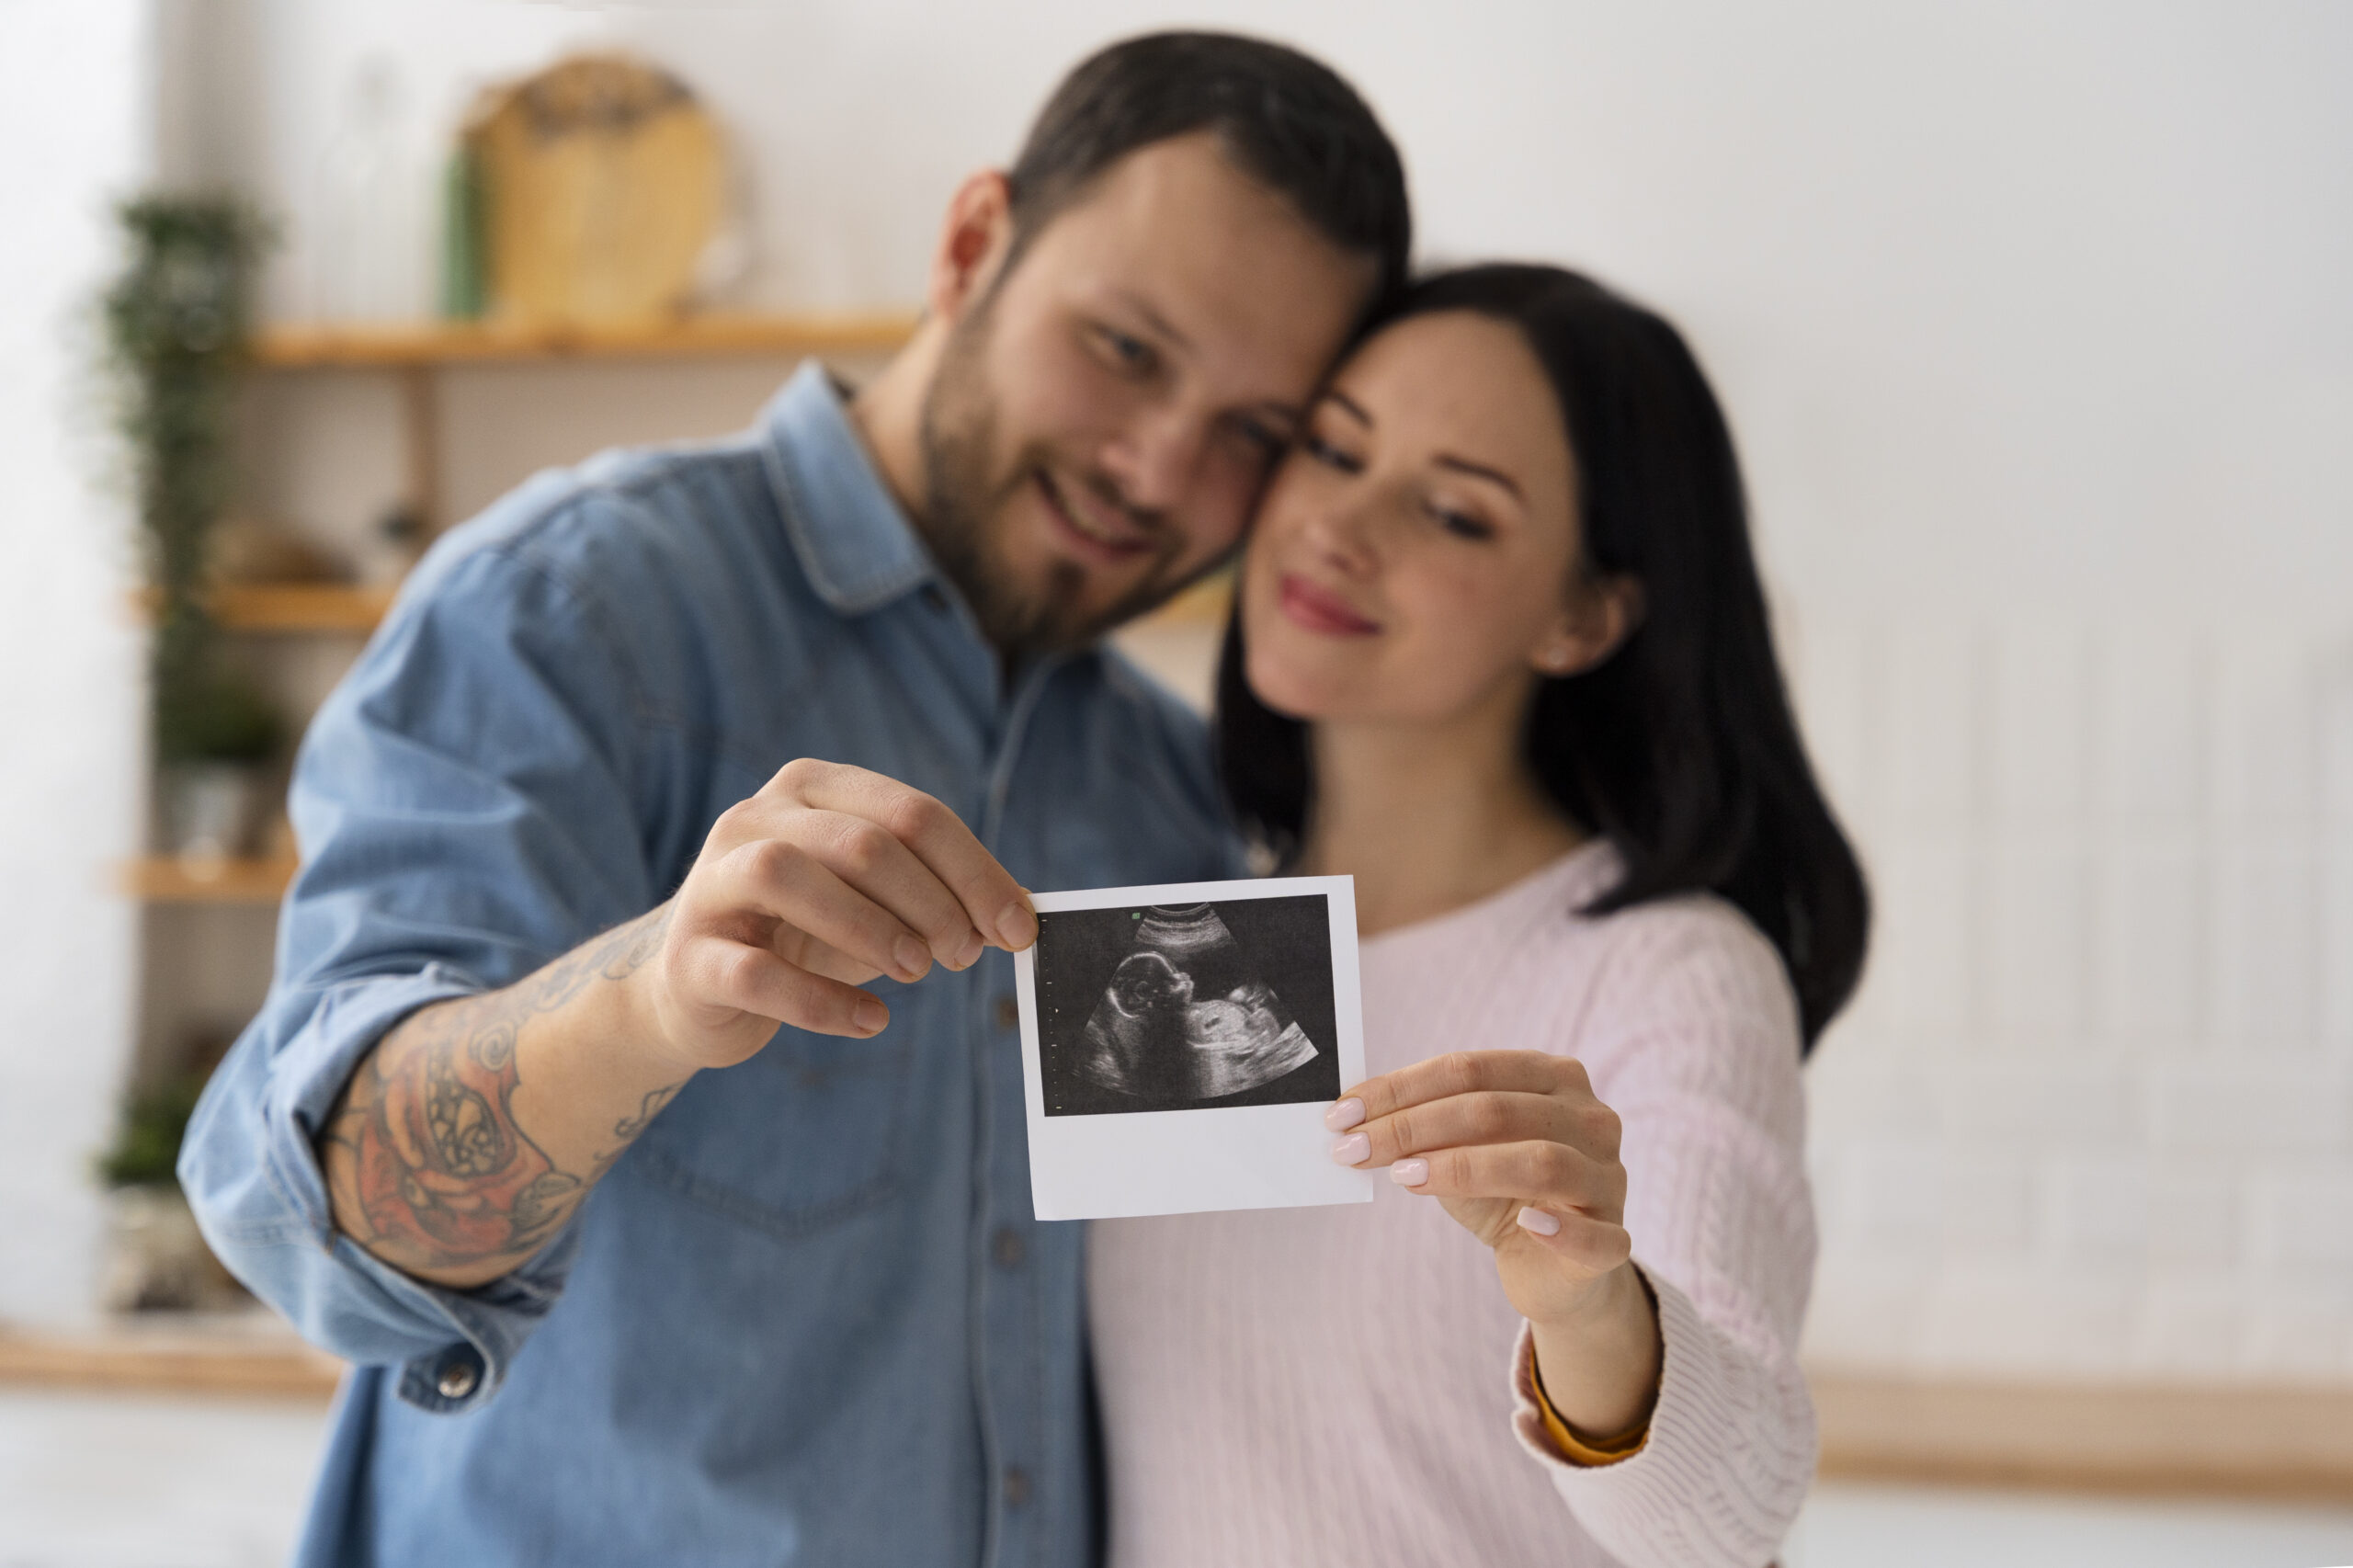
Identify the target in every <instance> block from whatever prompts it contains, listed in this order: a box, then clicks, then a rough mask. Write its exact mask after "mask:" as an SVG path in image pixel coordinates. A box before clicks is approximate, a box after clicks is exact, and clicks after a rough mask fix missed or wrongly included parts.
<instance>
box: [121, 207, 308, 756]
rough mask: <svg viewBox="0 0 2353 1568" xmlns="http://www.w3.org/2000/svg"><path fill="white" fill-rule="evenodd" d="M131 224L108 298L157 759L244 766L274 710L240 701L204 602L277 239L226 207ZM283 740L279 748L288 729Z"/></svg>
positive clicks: (243, 697)
mask: <svg viewBox="0 0 2353 1568" xmlns="http://www.w3.org/2000/svg"><path fill="white" fill-rule="evenodd" d="M117 216H118V218H119V221H120V222H121V224H122V228H123V232H124V234H125V237H126V238H127V239H128V241H129V242H130V244H129V249H130V262H129V264H128V266H126V267H125V268H124V270H123V273H122V275H121V276H120V277H119V278H117V279H116V280H115V283H114V285H113V287H111V288H110V289H108V291H107V295H106V301H105V317H106V326H107V348H108V366H109V369H111V370H112V371H113V374H114V379H115V383H116V388H117V392H118V397H117V403H116V411H117V423H118V426H119V429H120V431H121V434H122V436H123V438H124V441H125V443H126V444H127V446H128V447H129V449H130V454H131V461H132V465H133V468H134V471H135V477H136V481H137V483H136V490H137V494H138V500H139V525H140V533H141V538H142V545H143V549H142V555H143V557H144V560H145V565H146V573H147V580H148V585H149V587H150V589H151V590H152V594H151V597H152V598H153V605H154V615H155V635H154V641H153V648H152V650H151V655H150V656H151V658H152V661H153V664H152V669H153V698H154V718H155V738H156V749H157V752H158V755H159V756H163V757H164V758H165V759H166V760H186V759H189V758H193V757H199V756H221V755H222V754H221V753H220V752H217V751H214V750H211V749H210V746H211V745H212V744H214V743H215V742H216V741H219V742H221V744H226V745H227V746H228V747H229V749H230V750H231V751H233V752H236V753H238V754H239V756H240V758H241V759H244V758H243V754H244V752H245V751H248V750H250V748H251V746H252V744H254V741H255V739H256V737H257V736H258V735H259V734H260V733H262V730H261V727H260V726H259V724H258V722H257V721H256V714H255V707H256V704H257V703H259V702H260V701H261V699H260V697H259V694H258V693H257V692H255V691H254V690H253V689H252V688H251V687H249V686H248V687H244V690H243V692H242V693H239V694H234V695H232V694H231V688H232V687H235V686H236V685H237V684H238V683H236V682H235V681H234V680H233V677H230V676H226V675H224V674H222V673H221V672H220V671H218V670H217V668H216V646H217V642H218V631H219V629H218V627H217V626H216V625H215V624H214V622H213V620H212V618H211V615H210V612H208V611H207V610H206V608H205V606H204V600H203V597H202V595H203V589H204V586H205V579H206V575H207V569H208V567H209V564H210V544H211V540H212V534H213V530H214V527H215V525H216V524H217V523H218V522H219V521H220V518H221V515H222V509H223V507H224V506H226V505H227V503H228V499H229V490H230V483H231V480H232V477H233V476H232V468H231V455H230V454H231V436H232V428H233V420H234V415H235V398H236V390H237V377H238V372H239V370H240V369H241V368H242V366H243V363H244V345H245V336H246V332H247V328H248V326H249V324H250V321H249V311H250V288H249V284H250V278H251V275H252V270H253V264H254V261H255V260H256V257H258V256H259V255H260V254H261V251H262V248H263V246H264V245H265V244H266V243H267V229H266V228H265V226H264V225H263V223H262V222H261V221H260V220H259V219H258V218H256V216H255V215H254V214H253V213H252V211H251V210H249V209H247V208H246V207H245V206H244V204H243V203H242V202H239V201H236V200H234V199H231V198H226V197H182V196H170V197H165V196H148V197H141V198H137V199H133V200H131V201H126V202H124V203H123V204H122V206H121V207H120V208H119V209H118V210H117ZM269 733H270V736H271V741H270V744H271V745H273V746H274V745H275V744H276V739H277V734H278V721H277V720H276V718H275V716H274V715H273V716H271V719H270V729H269ZM192 744H193V745H198V746H199V749H198V750H194V751H191V750H189V749H188V748H189V746H190V745H192ZM265 755H266V753H265Z"/></svg>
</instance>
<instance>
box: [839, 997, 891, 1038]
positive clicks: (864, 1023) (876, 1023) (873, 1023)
mask: <svg viewBox="0 0 2353 1568" xmlns="http://www.w3.org/2000/svg"><path fill="white" fill-rule="evenodd" d="M849 1017H850V1022H852V1023H854V1024H856V1025H857V1026H858V1028H862V1029H864V1030H865V1031H866V1032H867V1033H868V1034H874V1033H877V1032H878V1031H880V1030H881V1028H882V1026H883V1025H884V1024H887V1023H889V1022H890V1021H891V1009H890V1008H888V1007H885V1006H882V1004H881V1003H880V1002H877V1001H876V1000H875V999H874V998H873V997H871V996H866V997H861V998H859V1000H858V1006H855V1007H853V1008H851V1009H850V1013H849Z"/></svg>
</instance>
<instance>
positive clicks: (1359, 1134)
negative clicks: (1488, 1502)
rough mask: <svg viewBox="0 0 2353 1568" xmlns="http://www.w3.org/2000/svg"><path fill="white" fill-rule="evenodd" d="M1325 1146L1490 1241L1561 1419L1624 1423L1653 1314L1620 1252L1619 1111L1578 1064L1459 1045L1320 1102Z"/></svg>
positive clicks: (1654, 1328)
mask: <svg viewBox="0 0 2353 1568" xmlns="http://www.w3.org/2000/svg"><path fill="white" fill-rule="evenodd" d="M1324 1121H1325V1123H1326V1125H1328V1126H1329V1127H1330V1128H1331V1129H1332V1130H1333V1131H1335V1132H1337V1133H1340V1134H1342V1136H1341V1137H1340V1139H1339V1141H1338V1142H1336V1143H1334V1144H1333V1145H1332V1158H1334V1159H1335V1160H1336V1161H1338V1162H1339V1163H1340V1164H1342V1165H1355V1166H1358V1167H1367V1166H1372V1165H1387V1166H1388V1167H1389V1174H1390V1177H1391V1179H1392V1180H1393V1181H1395V1182H1396V1183H1397V1184H1398V1185H1399V1186H1400V1187H1406V1188H1408V1189H1410V1190H1412V1191H1415V1192H1418V1193H1423V1194H1426V1195H1427V1196H1429V1197H1432V1198H1435V1199H1438V1202H1439V1204H1440V1205H1442V1206H1443V1207H1444V1208H1445V1210H1446V1211H1447V1212H1448V1213H1449V1214H1450V1215H1452V1216H1453V1217H1454V1219H1455V1220H1456V1221H1458V1222H1460V1223H1461V1226H1462V1227H1463V1229H1465V1230H1467V1231H1469V1232H1470V1233H1472V1235H1474V1236H1476V1237H1478V1238H1479V1239H1480V1240H1481V1241H1483V1242H1484V1243H1485V1244H1487V1245H1488V1246H1489V1247H1491V1248H1493V1249H1494V1250H1495V1269H1496V1272H1497V1273H1498V1274H1500V1275H1501V1276H1502V1278H1503V1287H1504V1294H1505V1295H1506V1297H1508V1298H1509V1299H1510V1301H1511V1304H1512V1305H1513V1307H1515V1308H1517V1309H1518V1312H1519V1314H1520V1315H1521V1316H1522V1317H1524V1318H1526V1319H1528V1321H1529V1324H1531V1325H1532V1327H1533V1328H1534V1331H1535V1334H1536V1348H1537V1357H1538V1360H1539V1363H1540V1366H1541V1368H1542V1369H1543V1377H1544V1389H1545V1392H1546V1394H1547V1395H1548V1396H1549V1397H1550V1398H1551V1400H1552V1405H1553V1408H1554V1409H1555V1410H1557V1411H1559V1412H1560V1414H1561V1415H1562V1416H1563V1418H1564V1419H1566V1420H1567V1421H1568V1422H1569V1423H1570V1424H1571V1425H1572V1426H1576V1427H1578V1428H1579V1429H1580V1430H1582V1431H1585V1432H1586V1433H1589V1434H1592V1435H1596V1436H1601V1437H1608V1436H1610V1435H1614V1434H1616V1433H1618V1432H1620V1431H1622V1430H1625V1429H1628V1428H1631V1427H1632V1426H1634V1425H1636V1424H1637V1423H1638V1422H1639V1421H1640V1420H1641V1419H1642V1418H1643V1415H1644V1414H1645V1413H1646V1412H1647V1411H1648V1409H1649V1408H1650V1403H1651V1400H1652V1397H1653V1396H1654V1392H1655V1391H1656V1387H1657V1380H1658V1366H1659V1351H1658V1319H1657V1315H1656V1312H1655V1309H1654V1307H1653V1306H1652V1305H1651V1301H1650V1295H1649V1291H1648V1290H1647V1289H1646V1288H1645V1287H1644V1286H1643V1282H1642V1280H1641V1279H1640V1278H1638V1277H1637V1276H1636V1274H1635V1271H1634V1268H1633V1266H1632V1264H1631V1262H1630V1261H1629V1260H1630V1257H1631V1253H1632V1248H1633V1242H1632V1238H1631V1237H1630V1236H1629V1235H1628V1234H1627V1233H1626V1226H1625V1218H1626V1167H1625V1166H1624V1165H1620V1163H1619V1159H1618V1142H1619V1135H1620V1126H1619V1121H1618V1113H1617V1112H1615V1111H1613V1110H1611V1109H1610V1108H1608V1106H1606V1105H1604V1104H1602V1103H1601V1101H1600V1100H1599V1099H1597V1098H1596V1097H1595V1096H1594V1093H1593V1083H1592V1080H1591V1079H1589V1078H1587V1077H1586V1071H1585V1064H1584V1063H1583V1062H1578V1061H1576V1060H1575V1059H1574V1057H1566V1056H1553V1055H1550V1054H1548V1053H1546V1052H1544V1051H1450V1052H1449V1053H1448V1054H1446V1055H1444V1056H1435V1057H1432V1058H1431V1059H1430V1060H1428V1061H1427V1062H1415V1064H1414V1065H1413V1066H1411V1067H1406V1068H1403V1069H1401V1070H1399V1071H1398V1072H1395V1073H1385V1074H1381V1076H1380V1077H1378V1078H1372V1079H1368V1080H1367V1081H1366V1082H1364V1083H1363V1084H1361V1085H1358V1086H1357V1087H1356V1088H1355V1089H1353V1090H1351V1091H1350V1092H1349V1094H1348V1096H1347V1097H1346V1098H1344V1099H1342V1100H1340V1101H1339V1102H1338V1103H1337V1104H1336V1105H1334V1106H1333V1107H1332V1108H1331V1109H1330V1110H1329V1111H1327V1112H1325V1113H1324Z"/></svg>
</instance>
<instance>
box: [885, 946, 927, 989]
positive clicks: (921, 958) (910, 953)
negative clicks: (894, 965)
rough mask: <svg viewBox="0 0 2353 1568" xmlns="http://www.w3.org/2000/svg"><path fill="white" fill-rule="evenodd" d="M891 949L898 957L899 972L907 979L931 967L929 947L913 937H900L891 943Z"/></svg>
mask: <svg viewBox="0 0 2353 1568" xmlns="http://www.w3.org/2000/svg"><path fill="white" fill-rule="evenodd" d="M891 951H892V953H893V954H895V955H896V956H897V958H898V960H899V972H900V973H901V974H903V975H905V976H906V977H908V978H909V979H914V978H915V976H917V975H920V974H921V973H923V971H925V970H926V969H929V968H930V967H931V949H929V948H926V947H925V946H924V945H923V944H922V943H921V942H918V941H916V940H915V938H914V937H900V938H899V939H898V940H897V941H896V942H894V943H892V945H891Z"/></svg>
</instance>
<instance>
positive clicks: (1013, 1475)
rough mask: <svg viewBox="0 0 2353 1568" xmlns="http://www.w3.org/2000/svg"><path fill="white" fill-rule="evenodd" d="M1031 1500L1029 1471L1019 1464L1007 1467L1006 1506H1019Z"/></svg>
mask: <svg viewBox="0 0 2353 1568" xmlns="http://www.w3.org/2000/svg"><path fill="white" fill-rule="evenodd" d="M1028 1501H1029V1471H1026V1470H1024V1469H1022V1468H1021V1467H1020V1466H1019V1465H1017V1464H1009V1465H1006V1467H1005V1506H1006V1507H1008V1508H1018V1507H1019V1506H1021V1505H1022V1504H1024V1503H1027V1502H1028Z"/></svg>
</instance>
